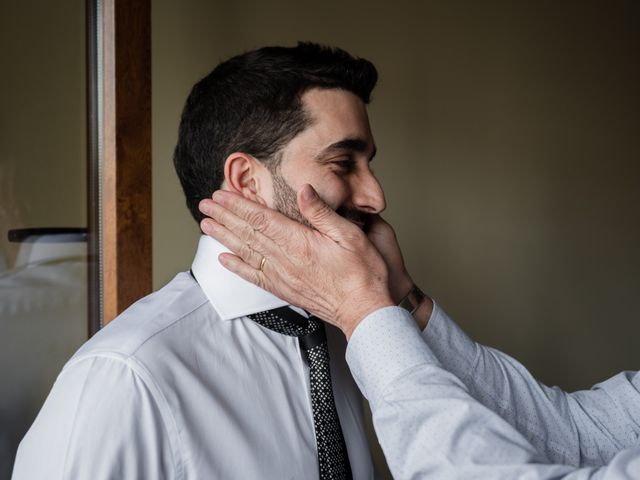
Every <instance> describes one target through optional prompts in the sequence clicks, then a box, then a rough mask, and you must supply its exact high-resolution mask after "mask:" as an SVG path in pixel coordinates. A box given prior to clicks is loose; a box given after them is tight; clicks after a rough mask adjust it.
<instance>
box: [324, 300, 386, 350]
mask: <svg viewBox="0 0 640 480" xmlns="http://www.w3.org/2000/svg"><path fill="white" fill-rule="evenodd" d="M350 298H351V299H352V300H353V301H352V302H350V303H349V304H348V305H345V306H344V308H343V309H342V310H343V311H338V312H337V315H336V322H335V323H336V325H337V326H338V327H339V328H340V330H342V333H344V335H345V337H346V338H347V341H349V339H350V338H351V335H352V334H353V332H354V331H355V329H356V328H357V327H358V325H359V324H360V322H362V320H364V319H365V318H366V317H367V316H369V315H370V314H371V313H373V312H375V311H376V310H379V309H381V308H385V307H392V306H395V303H394V301H393V300H392V299H391V295H390V294H389V292H388V291H381V292H376V291H367V292H365V293H364V294H361V295H353V296H350Z"/></svg>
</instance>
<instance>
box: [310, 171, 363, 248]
mask: <svg viewBox="0 0 640 480" xmlns="http://www.w3.org/2000/svg"><path fill="white" fill-rule="evenodd" d="M298 208H299V209H300V213H302V216H303V217H304V218H306V219H307V221H308V222H309V223H310V224H311V225H312V226H313V227H314V228H315V229H316V230H318V231H319V232H320V233H322V234H324V235H326V236H327V237H329V238H331V239H332V240H333V241H334V242H338V243H340V240H342V239H343V238H344V234H343V233H342V232H343V231H344V230H345V229H349V228H352V227H353V228H357V227H355V225H353V224H352V223H351V222H349V221H348V220H345V219H344V218H342V217H341V216H340V215H338V214H337V213H336V212H334V211H333V209H332V208H331V207H329V205H327V204H326V203H324V201H323V200H322V199H321V198H320V196H319V195H318V194H317V192H316V191H315V190H314V188H313V187H312V186H311V185H309V184H308V183H307V184H305V185H303V186H302V188H301V189H300V190H299V191H298Z"/></svg>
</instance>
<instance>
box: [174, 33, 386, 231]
mask: <svg viewBox="0 0 640 480" xmlns="http://www.w3.org/2000/svg"><path fill="white" fill-rule="evenodd" d="M377 79H378V72H377V71H376V68H375V67H374V66H373V64H372V63H371V62H369V61H368V60H365V59H362V58H355V57H353V56H351V55H350V54H349V53H347V52H345V51H344V50H341V49H339V48H331V47H326V46H322V45H317V44H313V43H303V42H300V43H298V45H297V46H296V47H264V48H260V49H258V50H253V51H250V52H247V53H244V54H241V55H238V56H235V57H233V58H231V59H229V60H227V61H225V62H222V63H221V64H219V65H218V66H217V67H216V68H215V69H214V70H213V71H212V72H211V73H209V74H208V75H207V76H206V77H204V78H203V79H202V80H200V81H199V82H198V83H196V84H195V85H194V87H193V89H192V90H191V93H190V94H189V97H188V98H187V101H186V103H185V106H184V110H183V111H182V118H181V120H180V130H179V133H178V143H177V145H176V149H175V152H174V156H173V163H174V165H175V168H176V172H177V174H178V177H179V178H180V183H181V184H182V188H183V190H184V193H185V196H186V199H187V206H188V207H189V210H190V211H191V215H193V217H194V218H195V219H196V221H198V222H199V221H200V220H201V219H202V218H203V215H202V214H201V213H200V211H199V210H198V203H199V202H200V200H202V199H203V198H207V197H209V196H210V195H211V194H212V193H213V192H214V191H215V190H217V189H218V188H220V186H221V184H222V182H223V180H224V161H225V160H226V158H227V157H228V156H229V155H230V154H231V153H233V152H245V153H248V154H250V155H252V156H254V157H255V158H257V159H259V160H260V161H263V162H265V163H266V164H267V166H269V167H270V168H271V167H274V165H275V164H277V158H278V156H277V155H276V154H277V153H278V152H279V150H280V149H281V148H282V147H284V146H285V145H286V144H287V143H289V142H290V141H291V140H292V139H293V138H294V137H295V136H296V135H298V134H299V133H300V132H302V131H303V130H304V129H305V128H307V127H308V126H309V123H310V119H309V118H308V115H307V114H306V112H305V111H304V109H303V105H302V100H301V97H302V94H303V93H305V91H307V90H309V89H311V88H315V87H317V88H341V89H344V90H347V91H350V92H352V93H354V94H355V95H357V96H358V97H360V99H362V101H363V102H364V103H369V101H370V97H371V91H372V90H373V88H374V87H375V84H376V81H377Z"/></svg>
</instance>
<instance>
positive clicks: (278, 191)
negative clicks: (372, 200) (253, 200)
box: [272, 171, 370, 230]
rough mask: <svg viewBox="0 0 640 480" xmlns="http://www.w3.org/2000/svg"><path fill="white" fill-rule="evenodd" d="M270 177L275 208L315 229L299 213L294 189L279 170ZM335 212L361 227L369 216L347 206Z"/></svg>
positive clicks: (364, 225) (364, 226) (365, 223)
mask: <svg viewBox="0 0 640 480" xmlns="http://www.w3.org/2000/svg"><path fill="white" fill-rule="evenodd" d="M272 178H273V197H274V203H275V205H274V207H275V209H276V210H277V211H278V212H280V213H282V214H283V215H286V216H287V217H289V218H290V219H291V220H295V221H296V222H299V223H301V224H303V225H306V226H307V227H309V228H313V229H314V230H315V228H314V227H313V225H311V224H310V223H309V222H308V221H307V219H306V218H304V217H303V216H302V213H300V209H299V208H298V201H297V195H296V191H295V190H294V189H293V188H291V186H289V184H288V183H287V181H286V180H285V179H284V177H282V175H280V174H279V172H277V171H275V172H272ZM336 213H337V214H338V215H340V216H341V217H343V218H346V219H347V220H351V221H353V222H355V223H357V224H359V225H363V229H364V228H366V225H367V223H368V219H369V217H370V215H369V214H367V213H365V212H362V211H360V210H358V209H355V208H349V207H339V208H338V209H336Z"/></svg>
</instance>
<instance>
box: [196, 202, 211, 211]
mask: <svg viewBox="0 0 640 480" xmlns="http://www.w3.org/2000/svg"><path fill="white" fill-rule="evenodd" d="M209 201H210V200H209V199H206V200H200V203H198V210H200V211H201V212H202V213H209Z"/></svg>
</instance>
